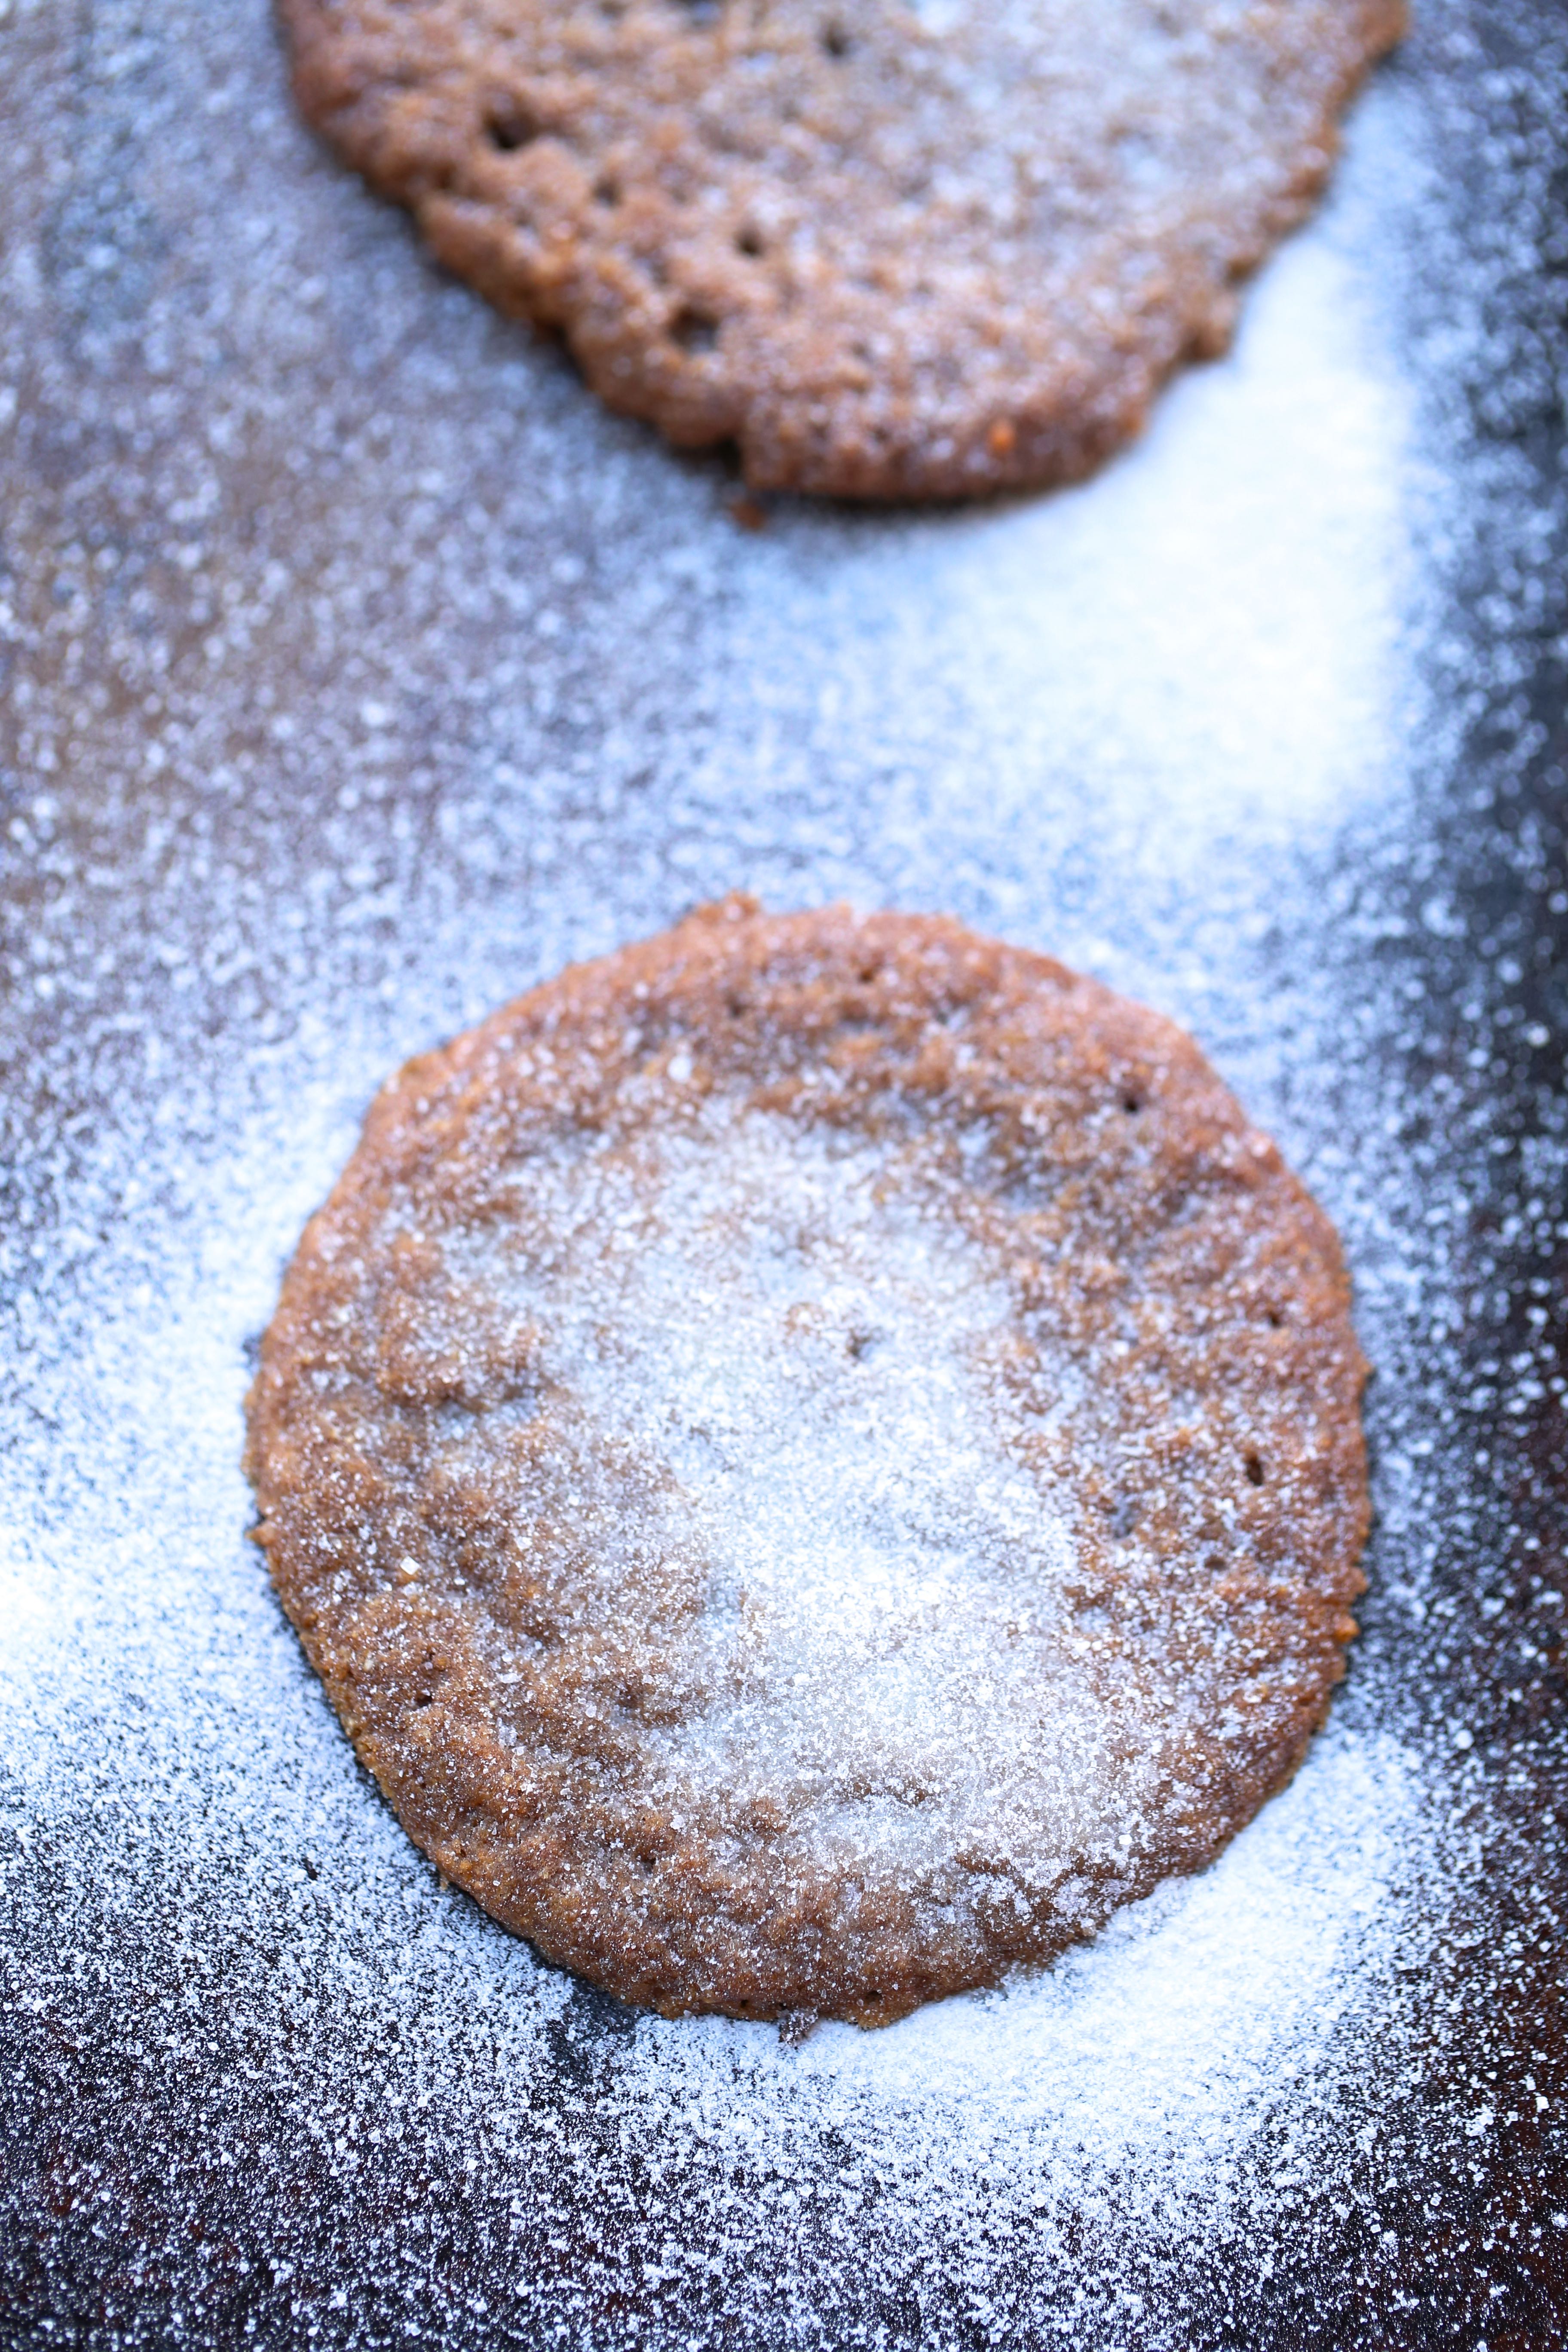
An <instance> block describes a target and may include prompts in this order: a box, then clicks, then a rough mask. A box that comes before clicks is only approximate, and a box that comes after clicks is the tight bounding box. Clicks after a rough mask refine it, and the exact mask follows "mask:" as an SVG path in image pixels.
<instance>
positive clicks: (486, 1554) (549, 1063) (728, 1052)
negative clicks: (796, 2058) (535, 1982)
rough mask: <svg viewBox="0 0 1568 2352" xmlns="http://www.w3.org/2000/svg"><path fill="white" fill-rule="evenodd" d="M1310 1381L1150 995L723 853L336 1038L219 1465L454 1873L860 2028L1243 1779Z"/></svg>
mask: <svg viewBox="0 0 1568 2352" xmlns="http://www.w3.org/2000/svg"><path fill="white" fill-rule="evenodd" d="M1363 1376H1364V1366H1363V1360H1362V1357H1361V1354H1360V1352H1359V1350H1358V1349H1357V1346H1356V1341H1355V1338H1354V1334H1353V1332H1352V1327H1351V1320H1350V1312H1349V1300H1348V1291H1347V1284H1346V1278H1345V1274H1344V1270H1343V1266H1342V1261H1341V1256H1340V1252H1339V1248H1338V1245H1337V1244H1336V1241H1335V1238H1334V1235H1333V1233H1332V1231H1331V1228H1330V1226H1329V1225H1328V1223H1327V1222H1326V1221H1325V1219H1324V1218H1323V1216H1322V1214H1321V1212H1320V1211H1319V1210H1318V1209H1317V1208H1316V1207H1315V1206H1314V1204H1313V1202H1312V1201H1311V1200H1310V1198H1309V1196H1308V1194H1307V1193H1306V1192H1304V1191H1303V1189H1302V1187H1301V1185H1300V1183H1299V1182H1298V1181H1296V1179H1295V1178H1294V1177H1293V1176H1292V1175H1291V1174H1290V1173H1289V1170H1288V1169H1287V1168H1286V1167H1285V1166H1284V1164H1283V1162H1282V1161H1281V1160H1280V1157H1279V1152H1278V1151H1277V1150H1276V1149H1275V1147H1274V1145H1273V1144H1272V1143H1271V1142H1270V1141H1269V1140H1268V1138H1267V1137H1265V1136H1263V1135H1261V1134H1259V1133H1258V1131H1257V1129H1254V1128H1252V1127H1250V1126H1249V1125H1248V1124H1247V1120H1246V1118H1244V1116H1243V1114H1242V1113H1241V1111H1240V1110H1239V1109H1238V1108H1237V1104H1236V1102H1235V1101H1234V1099H1233V1098H1232V1097H1231V1096H1230V1095H1229V1093H1228V1092H1227V1091H1226V1088H1225V1087H1223V1086H1222V1085H1221V1084H1220V1082H1219V1080H1218V1079H1217V1078H1216V1077H1215V1075H1214V1073H1213V1071H1212V1070H1210V1068H1209V1067H1208V1066H1207V1064H1206V1063H1205V1061H1204V1059H1203V1057H1202V1055H1200V1054H1199V1053H1198V1051H1197V1049H1196V1047H1195V1046H1194V1045H1193V1043H1192V1041H1191V1040H1190V1039H1189V1038H1188V1037H1186V1036H1185V1035H1184V1034H1183V1033H1182V1032H1181V1031H1180V1030H1178V1029H1176V1028H1174V1027H1173V1025H1172V1024H1170V1023H1169V1022H1168V1021H1164V1020H1163V1019H1161V1018H1159V1017H1158V1016H1157V1015H1155V1014H1154V1013H1149V1012H1146V1011H1144V1010H1142V1008H1141V1007H1139V1006H1137V1005H1133V1004H1130V1003H1126V1002H1124V1001H1123V1000H1122V999H1121V998H1119V997H1116V996H1114V995H1112V994H1111V993H1110V992H1109V991H1108V990H1106V989H1104V988H1102V987H1100V986H1099V985H1098V984H1097V983H1096V982H1093V981H1089V980H1084V979H1079V978H1077V977H1075V976H1074V975H1073V974H1072V973H1070V972H1068V971H1065V970H1064V969H1063V968H1062V967H1061V966H1060V965H1059V964H1056V963H1053V962H1050V961H1047V959H1046V958H1044V957H1042V956H1038V955H1034V954H1030V953H1027V952H1026V951H1025V950H1021V949H1017V948H1012V947H1006V946H1003V945H1000V944H998V943H997V942H995V941H993V940H984V939H979V938H976V937H974V936H973V935H972V934H971V933H969V932H967V931H965V930H963V929H961V928H960V927H959V926H958V925H957V924H955V923H952V922H949V921H945V920H942V919H926V918H921V917H915V916H907V915H895V914H881V915H871V916H864V917H862V916H858V915H856V914H854V913H852V912H850V911H848V910H847V909H846V908H830V909H827V910H826V911H821V912H815V913H808V914H800V915H791V916H781V917H771V916H767V915H764V914H763V913H761V912H760V911H759V910H758V909H757V908H756V907H755V905H754V903H753V902H752V901H750V900H747V899H743V898H732V899H728V900H725V901H724V902H722V903H721V904H720V905H719V906H716V907H711V908H705V909H703V910H701V911H700V913H698V914H695V915H693V916H691V917H690V918H689V919H688V920H687V921H685V922H683V923H681V924H680V925H679V927H678V928H677V929H674V930H672V931H669V932H668V933H666V934H664V935H663V936H661V937H659V938H658V939H655V940H649V941H648V942H647V943H646V944H644V945H641V946H637V947H632V948H627V949H625V950H622V951H620V952H619V953H617V954H615V955H611V956H607V957H605V958H604V959H603V960H602V961H598V962H595V963H590V964H585V965H582V966H578V967H576V968H574V969H573V970H570V971H566V972H564V973H563V974H562V976H561V977H560V978H559V979H557V980H555V981H552V982H549V983H548V984H547V985H545V986H543V987H541V988H537V989H535V990H534V991H533V992H531V994H529V995H527V996H524V997H522V998H521V999H520V1000H519V1001H518V1002H517V1003H514V1004H511V1005H509V1006H507V1007H506V1008H505V1009H504V1010H503V1011H501V1012H500V1013H495V1014H494V1015H493V1016H492V1017H491V1018H490V1019H489V1020H488V1021H486V1022H484V1023H483V1024H481V1025H480V1026H479V1028H477V1029H474V1030H471V1031H470V1032H468V1034H466V1035H464V1036H461V1037H459V1038H458V1039H457V1040H456V1042H455V1043H454V1044H452V1045H448V1046H447V1047H446V1048H445V1049H443V1050H442V1051H441V1052H438V1053H435V1054H431V1055H426V1056H425V1057H424V1058H422V1059H420V1060H417V1061H415V1062H412V1063H410V1064H409V1065H408V1066H407V1067H406V1068H405V1070H404V1071H402V1072H401V1074H400V1075H399V1076H397V1077H395V1079H393V1080H392V1082H391V1083H390V1084H389V1085H388V1086H387V1087H386V1088H385V1089H384V1092H383V1093H382V1094H381V1095H380V1097H378V1098H377V1100H376V1102H375V1104H374V1107H373V1108H372V1110H371V1112H370V1115H369V1118H368V1119H367V1122H366V1125H365V1130H364V1135H363V1140H362V1141H361V1143H360V1145H359V1148H358V1150H356V1152H355V1154H354V1156H353V1160H352V1161H351V1162H350V1164H349V1167H348V1169H347V1171H345V1173H344V1175H343V1176H342V1180H341V1181H340V1182H339V1184H338V1186H337V1189H336V1191H335V1192H333V1194H332V1196H331V1200H330V1201H329V1202H328V1203H327V1205H326V1207H325V1208H324V1209H322V1210H321V1212H320V1213H319V1214H318V1215H317V1216H316V1217H315V1218H313V1219H312V1221H311V1223H310V1226H309V1227H308V1228H307V1230H306V1233H305V1235H304V1238H303V1240H302V1242H301V1244H300V1249H299V1253H298V1255H297V1256H296V1257H295V1259H294V1262H293V1265H291V1267H290V1268H289V1274H288V1276H287V1279H286V1281H285V1284H284V1287H283V1294H282V1299H281V1303H280V1305H279V1309H278V1312H277V1315H276V1317H275V1318H274V1320H273V1322H272V1325H271V1327H270V1328H269V1329H268V1333H267V1336H266V1339H265V1340H264V1342H263V1346H262V1351H261V1362H260V1369H259V1371H258V1378H257V1381H256V1383H255V1386H254V1388H253V1390H252V1391H251V1396H250V1400H249V1407H248V1411H249V1445H248V1452H247V1467H248V1470H249V1474H250V1475H251V1477H252V1478H253V1480H254V1481H255V1484H256V1488H257V1494H258V1503H259V1508H260V1515H261V1524H260V1528H259V1535H260V1539H261V1541H262V1542H263V1543H264V1545H265V1546H266V1549H267V1551H268V1558H269V1559H270V1562H271V1568H272V1573H273V1576H274V1578H275V1579H276V1581H277V1585H278V1590H279V1592H280V1594H281V1596H282V1599H283V1602H284V1605H285V1607H286V1608H287V1610H288V1612H289V1615H290V1616H291V1618H292V1619H293V1621H294V1622H295V1624H296V1625H297V1626H298V1628H299V1630H300V1636H301V1638H302V1640H303V1642H304V1644H305V1647H306V1649H307V1651H308V1653H309V1654H310V1659H311V1662H312V1664H314V1665H315V1667H316V1668H317V1670H318V1672H319V1673H320V1674H321V1677H322V1680H323V1682H324V1683H325V1685H326V1687H327V1690H328V1692H329V1693H330V1695H331V1699H332V1703H333V1705H334V1706H336V1708H337V1710H338V1713H339V1714H340V1716H341V1717H342V1721H343V1724H344V1727H345V1728H346V1729H347V1730H348V1732H349V1734H350V1736H351V1737H352V1738H353V1742H354V1744H355V1747H356V1748H357V1749H358V1750H359V1753H360V1755H361V1757H362V1758H363V1760H364V1762H365V1763H366V1764H367V1765H368V1766H369V1768H370V1769H371V1770H372V1771H373V1772H374V1774H375V1776H376V1778H377V1780H379V1781H380V1783H381V1785H382V1787H383V1789H384V1790H385V1792H386V1794H387V1796H388V1798H389V1799H390V1801H391V1802H392V1804H393V1805H394V1807H395V1810H396V1811H397V1814H398V1816H399V1818H400V1820H401V1821H402V1822H403V1823H404V1825H405V1828H406V1829H407V1830H408V1832H409V1833H410V1834H411V1836H413V1837H414V1839H415V1840H416V1842H417V1843H418V1844H419V1845H421V1846H422V1847H423V1848H424V1849H425V1851H426V1853H428V1854H429V1855H430V1856H431V1858H432V1859H433V1860H434V1861H435V1862H436V1863H437V1864H439V1866H440V1868H441V1869H442V1870H443V1871H444V1872H445V1873H446V1874H447V1876H448V1877H450V1878H452V1879H455V1880H456V1881H457V1882H458V1884H459V1885H462V1886H464V1887H466V1888H467V1889H468V1892H469V1893H470V1894H471V1895H474V1896H475V1897H476V1898H477V1899H478V1900H479V1902H480V1903H481V1904H483V1905H484V1906H485V1907H486V1909H487V1910H489V1911H490V1912H492V1913H493V1914H494V1915H495V1916H496V1917H497V1918H498V1919H500V1920H503V1921H504V1922H505V1923H506V1925H507V1926H508V1927H513V1928H515V1929H517V1930H518V1931H519V1932H520V1933H521V1934H522V1935H525V1936H527V1937H530V1938H531V1940H532V1942H533V1943H534V1944H535V1945H536V1946H537V1948H539V1950H540V1951H541V1952H542V1953H544V1954H545V1955H546V1956H547V1957H549V1958H552V1959H553V1960H557V1961H561V1962H563V1963H565V1964H566V1965H567V1966H569V1967H571V1968H573V1969H577V1970H579V1971H580V1972H581V1973H582V1974H583V1975H584V1976H586V1977H589V1978H591V1979H593V1980H594V1981H595V1982H596V1983H598V1984H600V1985H603V1986H605V1987H606V1988H607V1989H608V1990H610V1991H611V1992H613V1993H616V1994H618V1995H619V1996H620V1997H621V1998H622V1999H623V2000H628V2001H635V2002H639V2003H645V2004H647V2005H649V2006H651V2007H653V2008H656V2009H658V2010H661V2011H664V2012H665V2013H666V2014H671V2015H673V2014H677V2013H679V2012H682V2011H703V2010H718V2011H727V2012H729V2013H730V2014H732V2015H735V2016H742V2017H762V2018H773V2017H781V2016H785V2015H790V2014H794V2015H795V2016H797V2017H799V2016H805V2017H815V2016H821V2017H838V2018H848V2019H853V2020H855V2021H858V2022H859V2023H861V2024H874V2023H879V2022H883V2021H887V2020H889V2019H891V2018H894V2017H898V2016H900V2015H901V2014H902V2013H903V2012H905V2011H908V2010H910V2009H911V2008H913V2007H914V2006H915V2005H916V2004H917V2003H919V2002H921V2001H924V2000H931V1999H933V1998H935V1997H937V1996H939V1995H941V1994H944V1993H950V1992H953V1991H957V1990H961V1989H963V1988H964V1987H968V1986H975V1985H984V1984H990V1983H994V1981H995V1980H996V1979H998V1978H999V1977H1000V1976H1001V1975H1002V1974H1003V1972H1004V1971H1005V1969H1008V1968H1009V1967H1011V1966H1012V1965H1014V1964H1015V1963H1017V1962H1021V1961H1041V1960H1047V1959H1049V1958H1051V1957H1052V1956H1053V1955H1055V1954H1057V1953H1058V1952H1060V1951H1061V1950H1062V1949H1063V1948H1064V1947H1066V1946H1067V1945H1068V1944H1069V1943H1071V1942H1073V1941H1075V1940H1077V1939H1079V1938H1080V1937H1086V1936H1089V1935H1091V1934H1092V1933H1093V1932H1094V1931H1095V1930H1096V1929H1097V1928H1098V1927H1100V1925H1101V1924H1102V1923H1103V1922H1104V1920H1105V1919H1106V1918H1107V1916H1109V1915H1110V1912H1111V1911H1112V1910H1113V1909H1114V1908H1115V1907H1116V1906H1118V1905H1119V1904H1121V1903H1123V1902H1126V1901H1128V1900H1130V1899H1131V1898H1132V1897H1133V1896H1136V1895H1142V1894H1144V1893H1146V1892H1147V1891H1148V1890H1149V1889H1150V1888H1151V1887H1152V1886H1153V1885H1155V1884H1156V1883H1157V1882H1158V1881H1159V1880H1161V1879H1162V1878H1163V1877H1165V1876H1167V1875H1168V1874H1171V1873H1173V1872H1177V1871H1188V1870H1193V1869H1196V1868H1197V1867H1199V1866H1200V1865H1201V1864H1204V1863H1205V1862H1207V1861H1208V1860H1209V1858H1210V1857H1211V1856H1212V1855H1213V1854H1215V1853H1216V1852H1217V1851H1218V1849H1219V1848H1220V1847H1221V1846H1222V1845H1223V1844H1224V1843H1226V1840H1227V1839H1228V1838H1229V1837H1231V1836H1232V1835H1233V1834H1234V1833H1235V1832H1236V1831H1237V1830H1238V1829H1239V1828H1240V1827H1241V1826H1242V1824H1243V1823H1244V1822H1247V1820H1248V1819H1249V1818H1250V1816H1251V1815H1252V1814H1253V1813H1254V1812H1255V1811H1256V1810H1257V1809H1258V1806H1259V1805H1260V1804H1261V1803H1262V1801H1264V1799H1265V1798H1266V1797H1267V1796H1268V1794H1269V1792H1270V1791H1271V1790H1274V1789H1276V1788H1278V1787H1279V1784H1280V1783H1281V1782H1282V1781H1283V1780H1286V1779H1287V1778H1288V1777H1289V1773H1290V1772H1291V1771H1292V1770H1293V1769H1294V1768H1295V1766H1296V1764H1297V1763H1298V1761H1299V1760H1300V1757H1301V1755H1302V1752H1303V1750H1304V1749H1305V1748H1306V1745H1307V1743H1308V1741H1309V1739H1310V1737H1311V1734H1312V1732H1313V1730H1314V1729H1315V1727H1317V1726H1318V1725H1319V1724H1320V1723H1321V1720H1322V1718H1323V1716H1324V1712H1325V1710H1326V1707H1327V1705H1328V1700H1329V1695H1330V1691H1331V1686H1332V1685H1333V1684H1334V1683H1335V1681H1336V1680H1337V1679H1338V1677H1339V1675H1340V1674H1341V1673H1342V1644H1343V1643H1345V1642H1346V1641H1347V1640H1348V1639H1349V1638H1350V1637H1351V1635H1352V1633H1354V1630H1355V1629H1354V1625H1353V1622H1352V1619H1351V1618H1350V1616H1349V1615H1348V1614H1347V1611H1348V1608H1349V1605H1350V1603H1351V1602H1352V1600H1353V1599H1354V1597H1355V1595H1356V1593H1357V1592H1358V1591H1361V1589H1362V1586H1363V1579H1362V1576H1361V1574H1360V1571H1359V1568H1358V1559H1359V1554H1360V1551H1361V1549H1362V1544H1363V1538H1364V1535H1365V1530H1366V1525H1367V1496H1366V1481H1365V1468H1364V1459H1363V1445H1362V1436H1361V1428H1360V1422H1359V1417H1358V1398H1359V1392H1360V1389H1361V1385H1362V1381H1363Z"/></svg>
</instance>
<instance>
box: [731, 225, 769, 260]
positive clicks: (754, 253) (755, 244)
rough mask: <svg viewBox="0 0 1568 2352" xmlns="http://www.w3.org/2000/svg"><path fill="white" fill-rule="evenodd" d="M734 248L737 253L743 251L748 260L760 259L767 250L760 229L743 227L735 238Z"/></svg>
mask: <svg viewBox="0 0 1568 2352" xmlns="http://www.w3.org/2000/svg"><path fill="white" fill-rule="evenodd" d="M735 250H736V252H737V253H743V254H744V255H745V256H746V257H747V259H748V260H751V261H756V260H758V259H760V258H761V257H762V255H763V254H764V253H765V252H766V251H767V247H766V244H765V243H764V241H763V233H762V231H761V229H757V228H743V229H742V231H741V233H740V235H739V236H737V237H736V239H735Z"/></svg>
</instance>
